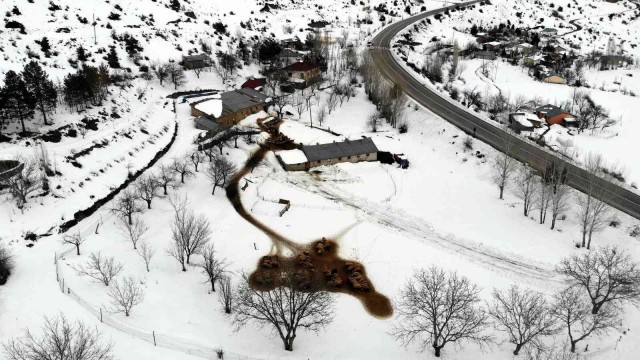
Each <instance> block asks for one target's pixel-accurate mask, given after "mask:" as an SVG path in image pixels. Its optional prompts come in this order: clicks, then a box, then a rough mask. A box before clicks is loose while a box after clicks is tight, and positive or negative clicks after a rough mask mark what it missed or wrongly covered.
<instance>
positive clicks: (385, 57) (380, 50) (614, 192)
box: [371, 1, 640, 219]
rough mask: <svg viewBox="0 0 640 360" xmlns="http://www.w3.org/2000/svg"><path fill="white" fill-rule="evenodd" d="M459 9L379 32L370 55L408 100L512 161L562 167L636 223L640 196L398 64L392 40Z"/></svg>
mask: <svg viewBox="0 0 640 360" xmlns="http://www.w3.org/2000/svg"><path fill="white" fill-rule="evenodd" d="M477 2H479V1H470V2H466V3H461V4H460V5H468V4H473V3H477ZM456 6H458V5H452V6H449V7H443V8H440V9H436V10H431V11H427V12H424V13H420V14H418V15H414V16H412V17H409V18H407V19H403V20H401V21H398V22H395V23H393V24H391V25H389V26H387V27H386V28H384V29H383V30H382V31H380V33H378V35H376V36H375V38H374V39H373V40H372V44H371V45H372V46H371V53H372V55H373V58H374V61H375V63H376V65H377V66H378V68H379V69H380V72H381V73H382V74H383V75H384V76H385V77H386V78H387V79H389V80H390V81H391V82H393V83H396V84H398V85H399V86H400V87H401V88H402V89H403V90H404V92H405V93H406V94H407V95H408V96H409V97H411V98H413V99H414V100H415V101H417V102H418V103H420V104H421V105H423V106H424V107H426V108H428V109H429V110H431V111H432V112H433V113H435V114H436V115H438V116H440V117H442V118H443V119H445V120H447V121H448V122H450V123H452V124H453V125H455V126H457V127H458V128H460V129H461V130H463V131H464V132H466V133H468V134H470V135H475V137H476V138H478V139H479V140H481V141H483V142H485V143H487V144H489V145H491V146H492V147H494V148H496V149H497V150H499V151H502V152H505V151H508V152H509V154H510V155H511V156H512V157H514V158H516V159H517V160H519V161H521V162H524V163H527V164H529V165H530V166H531V167H533V168H535V169H537V170H544V169H546V168H547V166H548V165H549V164H550V163H551V162H557V163H560V164H563V165H564V167H565V168H566V169H567V171H568V180H567V183H568V184H569V185H570V186H572V187H573V188H575V189H577V190H580V191H582V192H585V190H586V189H588V188H589V187H590V186H592V187H595V188H596V189H597V190H596V191H594V192H593V193H594V196H595V197H597V198H599V199H600V200H602V201H604V202H606V203H607V204H609V205H610V206H612V207H614V208H616V209H618V210H620V211H622V212H625V213H627V214H629V215H630V216H633V217H634V218H636V219H640V195H638V194H637V193H636V192H633V191H631V190H628V189H627V188H624V187H622V186H620V185H619V184H618V183H617V182H616V181H615V180H613V181H612V180H609V179H603V178H601V177H597V176H595V175H593V174H591V173H589V172H588V171H586V170H584V169H582V168H580V167H578V166H576V165H574V164H573V163H570V162H567V161H565V160H564V159H562V158H560V157H558V156H557V155H556V154H552V153H550V152H549V151H547V150H544V149H542V148H541V147H539V146H537V145H535V144H533V143H531V142H528V141H525V140H524V139H523V138H522V137H519V136H517V135H515V134H512V133H509V132H507V131H505V130H504V129H502V128H500V127H497V126H495V125H494V124H491V123H489V122H487V121H486V120H483V119H481V118H479V117H477V116H476V115H474V114H473V113H471V112H470V111H468V110H466V109H464V108H461V107H460V106H459V105H456V104H453V103H452V102H450V100H449V99H447V98H444V97H442V95H441V94H439V93H436V92H434V91H433V90H431V89H429V88H427V87H425V86H424V85H422V82H421V81H423V80H422V77H421V75H418V74H416V73H409V72H408V71H407V70H405V68H404V67H403V66H402V65H400V64H399V63H398V62H397V61H396V59H395V58H394V57H393V55H392V54H391V51H390V50H389V48H390V46H391V45H392V44H391V40H392V39H393V37H394V36H395V35H396V34H397V33H398V32H400V31H402V30H403V29H404V28H406V27H408V26H410V25H412V24H413V23H415V22H418V21H421V20H423V19H425V18H427V17H429V16H432V15H435V14H437V13H441V12H444V11H445V10H446V9H447V8H454V7H456ZM410 71H413V70H410ZM414 75H415V76H416V77H414ZM496 191H497V190H496Z"/></svg>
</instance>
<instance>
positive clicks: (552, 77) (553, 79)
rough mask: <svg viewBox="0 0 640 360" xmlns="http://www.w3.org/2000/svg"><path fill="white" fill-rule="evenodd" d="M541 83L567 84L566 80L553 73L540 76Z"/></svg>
mask: <svg viewBox="0 0 640 360" xmlns="http://www.w3.org/2000/svg"><path fill="white" fill-rule="evenodd" d="M542 81H543V82H546V83H549V84H566V83H567V80H565V78H563V77H562V76H560V75H558V74H556V73H553V72H550V73H546V74H544V75H542Z"/></svg>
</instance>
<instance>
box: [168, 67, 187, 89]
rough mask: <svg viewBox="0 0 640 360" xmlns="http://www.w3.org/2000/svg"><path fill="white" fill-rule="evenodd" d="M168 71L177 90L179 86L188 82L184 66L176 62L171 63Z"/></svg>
mask: <svg viewBox="0 0 640 360" xmlns="http://www.w3.org/2000/svg"><path fill="white" fill-rule="evenodd" d="M168 72H169V79H170V80H171V83H172V84H173V86H174V88H175V89H176V90H177V89H178V86H182V85H183V84H184V83H185V82H186V77H185V75H184V70H183V69H182V66H180V65H176V64H175V63H169V65H168Z"/></svg>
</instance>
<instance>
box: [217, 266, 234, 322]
mask: <svg viewBox="0 0 640 360" xmlns="http://www.w3.org/2000/svg"><path fill="white" fill-rule="evenodd" d="M218 287H219V288H220V293H219V295H218V299H219V301H220V304H221V305H222V307H223V308H224V312H225V313H226V314H231V310H232V309H233V302H234V300H235V291H234V289H233V287H232V285H231V276H230V275H229V274H227V275H223V276H222V277H221V278H220V279H218Z"/></svg>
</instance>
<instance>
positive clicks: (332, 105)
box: [327, 88, 339, 114]
mask: <svg viewBox="0 0 640 360" xmlns="http://www.w3.org/2000/svg"><path fill="white" fill-rule="evenodd" d="M338 97H339V96H338V94H337V93H336V90H335V88H334V89H333V90H331V92H330V93H329V97H328V98H327V110H328V111H329V114H331V112H332V111H333V110H335V109H336V106H338V100H339V99H338Z"/></svg>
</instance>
